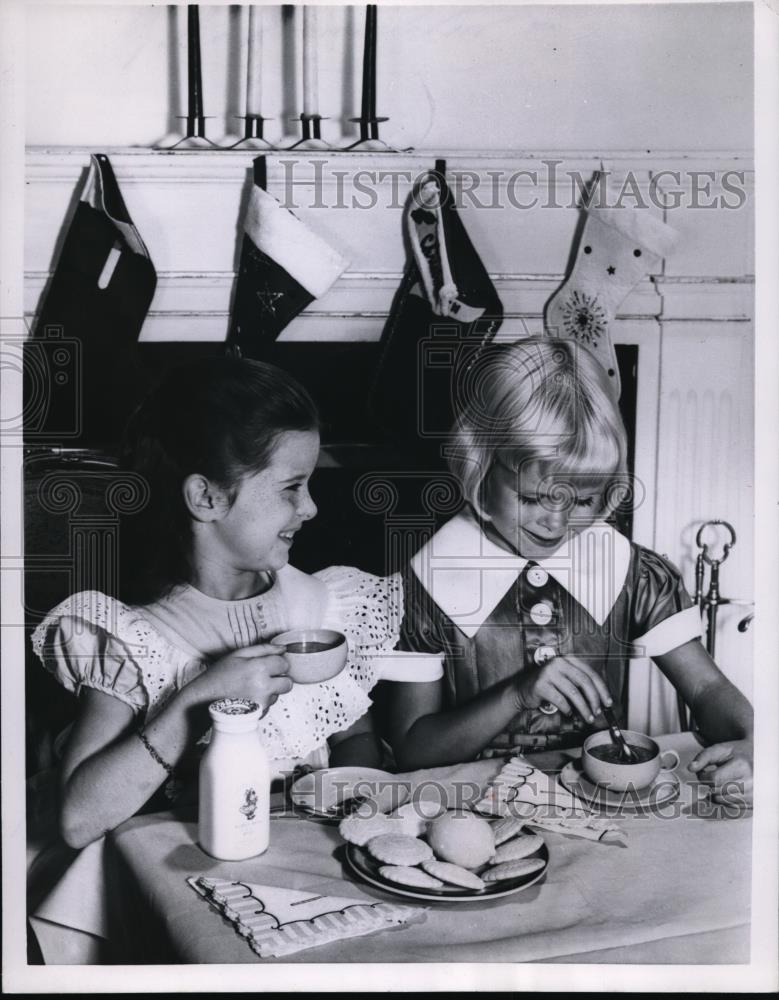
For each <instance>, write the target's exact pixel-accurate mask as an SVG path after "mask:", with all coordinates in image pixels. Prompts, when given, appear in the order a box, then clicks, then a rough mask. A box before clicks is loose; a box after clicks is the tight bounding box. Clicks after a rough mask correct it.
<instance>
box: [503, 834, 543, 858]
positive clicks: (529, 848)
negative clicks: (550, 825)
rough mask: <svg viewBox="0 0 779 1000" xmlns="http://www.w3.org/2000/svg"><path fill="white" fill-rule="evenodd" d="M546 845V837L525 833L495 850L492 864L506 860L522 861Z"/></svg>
mask: <svg viewBox="0 0 779 1000" xmlns="http://www.w3.org/2000/svg"><path fill="white" fill-rule="evenodd" d="M543 846H544V838H543V837H539V836H538V834H537V833H525V834H522V835H521V836H519V837H513V838H512V839H511V840H509V841H507V842H506V843H505V844H501V846H500V847H499V848H498V849H497V851H495V853H494V854H493V856H492V857H491V858H490V864H491V865H500V864H503V862H504V861H520V860H521V859H522V858H526V857H528V856H529V855H530V854H535V852H536V851H537V850H538V849H539V847H543Z"/></svg>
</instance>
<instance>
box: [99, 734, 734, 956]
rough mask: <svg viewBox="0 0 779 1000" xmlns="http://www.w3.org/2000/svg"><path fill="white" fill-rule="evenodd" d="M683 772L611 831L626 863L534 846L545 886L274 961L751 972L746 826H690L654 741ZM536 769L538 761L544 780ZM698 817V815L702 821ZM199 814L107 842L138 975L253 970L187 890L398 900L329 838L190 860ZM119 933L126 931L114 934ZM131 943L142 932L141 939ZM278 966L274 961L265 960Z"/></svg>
mask: <svg viewBox="0 0 779 1000" xmlns="http://www.w3.org/2000/svg"><path fill="white" fill-rule="evenodd" d="M658 743H660V745H661V746H662V747H663V748H665V747H672V748H673V749H675V750H676V751H677V752H678V753H679V755H680V758H681V763H680V768H679V770H678V772H677V773H679V775H680V777H681V778H682V779H683V782H682V794H681V796H680V798H679V799H678V800H677V802H676V803H675V804H674V806H673V807H668V809H667V812H668V814H669V815H665V816H657V815H649V814H643V815H636V816H632V817H623V818H621V819H620V823H621V825H622V826H623V827H624V828H625V829H626V830H627V831H628V833H629V845H628V847H627V848H625V847H620V846H617V845H607V844H600V843H593V842H590V841H585V840H581V839H574V838H571V837H564V836H562V835H561V834H557V833H546V832H545V833H544V837H545V839H546V841H547V844H548V847H549V853H550V864H549V868H548V870H547V873H546V877H545V878H544V879H543V880H542V881H541V882H540V883H537V884H536V885H534V886H532V887H531V888H529V889H527V890H524V891H522V892H520V893H517V894H516V895H513V896H507V897H504V898H501V899H497V900H494V901H492V902H489V903H473V904H471V903H469V904H464V905H463V904H453V903H449V904H438V903H431V904H430V908H429V910H428V911H427V916H426V919H425V921H424V922H423V923H420V924H415V925H412V926H409V927H405V928H402V929H400V930H392V931H387V932H385V933H382V934H377V935H373V936H370V937H364V938H358V939H352V940H347V941H342V942H337V943H333V944H329V945H325V946H322V947H318V948H312V949H309V950H307V951H302V952H299V953H298V954H296V955H293V956H290V957H288V958H285V959H279V960H278V961H284V962H301V963H312V962H313V963H320V962H321V963H325V962H327V963H329V962H412V963H413V962H607V963H614V962H619V963H642V964H644V963H658V964H659V963H666V964H668V963H672V964H677V963H684V964H719V963H726V964H731V963H743V962H748V961H749V921H750V916H749V913H750V878H751V875H750V872H751V863H750V861H751V826H752V824H751V818H750V814H749V813H746V814H742V815H741V816H738V817H736V818H733V817H731V818H727V817H723V816H722V815H719V816H711V815H702V814H700V815H699V814H693V812H692V811H691V806H692V803H693V801H694V799H695V798H697V799H698V801H700V796H699V795H696V793H695V789H694V786H693V785H692V784H691V783H690V782H688V781H687V780H686V778H687V777H688V776H689V777H692V776H691V775H690V772H688V771H686V765H687V764H688V763H689V761H690V760H691V759H692V757H693V756H694V754H695V752H696V751H697V749H698V744H697V743H696V741H695V739H694V737H693V736H692V735H691V734H689V733H684V734H675V735H672V736H665V737H660V738H658ZM549 756H550V755H548V754H547V755H541V754H538V755H534V756H533V758H532V759H533V762H534V763H536V764H537V765H538V766H544V761H543V760H542V758H544V757H546V758H548V757H549ZM499 767H500V762H497V761H478V762H475V763H472V764H464V765H459V766H457V767H450V768H437V769H434V770H430V771H425V772H416V773H415V774H413V775H409V776H404V777H408V778H409V779H412V780H415V781H420V780H429V779H430V778H433V779H436V780H440V781H442V782H444V783H447V782H453V781H458V780H459V781H474V780H475V781H479V782H482V783H485V784H486V782H487V781H489V779H490V778H491V777H492V776H493V775H494V774H495V773H497V771H498V770H499ZM697 812H698V813H702V812H703V811H702V810H697ZM196 838H197V823H196V816H195V815H194V812H192V811H190V812H188V813H187V812H183V813H182V812H168V813H159V814H154V815H146V816H138V817H135V818H134V819H132V820H129V821H128V822H127V823H124V824H123V825H122V826H121V827H119V828H118V829H117V830H116V831H114V833H113V834H112V835H110V836H109V838H108V841H107V851H108V852H109V857H110V859H111V860H110V863H109V864H108V865H107V868H108V870H109V871H110V877H111V880H112V881H113V883H114V898H119V899H121V900H122V907H121V914H120V916H119V917H117V920H118V923H117V927H118V928H119V931H120V932H121V933H122V934H123V935H124V936H125V938H126V940H127V941H132V943H133V953H132V954H133V959H132V960H134V961H139V962H146V963H149V962H177V963H227V964H233V963H251V962H260V961H263V960H261V959H259V958H258V956H257V955H255V954H254V952H253V951H252V950H251V948H250V947H249V946H248V945H247V944H246V942H245V941H244V940H243V939H242V938H240V937H239V936H238V934H236V932H235V931H234V929H233V927H232V926H231V925H230V924H229V923H228V922H227V921H226V920H224V919H223V918H222V917H221V916H220V915H219V914H218V913H217V912H215V911H214V910H213V909H211V907H210V906H209V905H208V904H207V903H206V902H205V901H204V900H202V899H199V898H198V897H197V895H196V894H195V893H194V891H193V890H192V889H191V888H190V887H189V885H187V883H186V878H187V877H188V876H192V875H208V876H214V877H220V878H242V879H245V880H247V881H256V882H259V883H263V884H266V885H275V886H281V887H286V888H290V889H301V890H306V891H308V890H311V891H316V892H318V893H321V894H333V895H339V896H349V897H354V898H355V899H356V900H368V901H375V900H377V899H390V898H392V899H395V901H397V902H411V901H410V900H400V899H399V898H398V897H391V896H389V895H387V894H384V893H383V892H382V891H381V890H378V889H374V888H372V887H371V886H367V885H363V884H361V883H358V882H356V881H354V880H353V879H352V878H351V877H350V876H349V875H347V874H346V873H345V871H344V869H343V867H342V864H341V852H342V849H343V848H342V841H341V838H340V837H339V835H338V830H337V827H336V826H330V825H326V824H322V823H316V822H312V821H310V820H307V819H299V818H297V819H274V820H272V823H271V845H270V847H269V849H268V851H267V852H266V853H265V854H263V855H262V856H260V857H258V858H252V859H250V860H248V861H242V862H218V861H215V860H214V859H213V858H210V857H209V856H208V855H206V854H205V853H204V852H203V851H201V849H200V848H199V847H198V845H197V842H196ZM120 925H121V926H120ZM139 932H140V933H139ZM265 961H273V960H265Z"/></svg>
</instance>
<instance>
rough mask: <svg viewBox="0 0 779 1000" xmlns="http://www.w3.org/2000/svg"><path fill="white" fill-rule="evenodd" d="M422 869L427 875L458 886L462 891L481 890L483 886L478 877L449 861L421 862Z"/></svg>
mask: <svg viewBox="0 0 779 1000" xmlns="http://www.w3.org/2000/svg"><path fill="white" fill-rule="evenodd" d="M422 868H423V869H424V870H425V871H426V872H427V874H428V875H432V876H433V877H434V878H440V879H442V880H443V881H444V882H448V883H449V884H450V885H459V886H461V887H462V888H463V889H483V888H484V885H485V883H484V882H483V880H482V879H480V878H479V876H478V875H476V874H474V873H473V872H469V871H468V869H467V868H462V867H461V866H460V865H453V864H451V862H449V861H423V862H422Z"/></svg>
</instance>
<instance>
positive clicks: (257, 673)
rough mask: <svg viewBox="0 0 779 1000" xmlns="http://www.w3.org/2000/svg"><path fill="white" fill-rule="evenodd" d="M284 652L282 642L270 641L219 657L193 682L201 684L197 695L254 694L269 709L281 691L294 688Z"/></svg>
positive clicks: (252, 695)
mask: <svg viewBox="0 0 779 1000" xmlns="http://www.w3.org/2000/svg"><path fill="white" fill-rule="evenodd" d="M283 652H284V647H283V646H274V645H273V643H269V642H263V643H258V644H257V645H255V646H245V647H244V648H243V649H237V650H236V651H235V652H234V653H229V654H228V655H227V656H223V657H222V658H221V659H220V660H217V661H216V662H215V663H213V664H212V665H211V666H210V667H209V668H208V670H206V671H205V673H202V674H200V676H199V677H197V678H196V679H195V680H194V681H192V685H197V686H198V688H199V690H198V692H197V694H198V697H200V696H201V693H202V694H203V696H204V698H208V700H209V702H210V701H214V700H216V699H218V698H251V699H252V700H253V701H257V702H259V703H260V704H261V705H263V706H264V707H265V709H266V710H267V709H269V708H270V706H271V705H272V704H273V703H274V702H275V701H276V699H277V698H278V697H279V695H282V694H286V693H287V692H288V691H291V690H292V681H291V680H290V679H289V677H287V671H288V670H289V663H288V662H287V659H286V657H285V656H284V655H283ZM193 693H194V692H193Z"/></svg>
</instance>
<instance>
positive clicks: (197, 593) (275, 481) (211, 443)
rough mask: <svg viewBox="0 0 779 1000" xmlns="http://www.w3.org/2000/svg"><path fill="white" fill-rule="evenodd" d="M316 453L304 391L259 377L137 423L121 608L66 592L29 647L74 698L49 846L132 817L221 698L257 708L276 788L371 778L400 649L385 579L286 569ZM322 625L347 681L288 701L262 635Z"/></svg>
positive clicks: (193, 374)
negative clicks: (295, 778) (372, 713)
mask: <svg viewBox="0 0 779 1000" xmlns="http://www.w3.org/2000/svg"><path fill="white" fill-rule="evenodd" d="M318 453H319V431H318V420H317V413H316V410H315V407H314V404H313V403H312V401H311V399H310V398H309V396H308V394H307V393H306V392H305V390H304V389H303V388H302V387H301V386H300V385H298V384H297V383H296V382H295V381H294V380H293V379H292V378H290V377H289V376H288V375H287V374H285V373H284V372H282V371H280V370H278V369H276V368H274V367H272V366H270V365H265V364H261V363H258V362H253V361H248V360H239V359H234V358H221V359H210V360H208V361H206V362H200V363H197V364H193V365H189V366H187V367H185V368H182V369H178V370H176V371H173V372H171V373H170V374H169V375H168V376H167V378H166V379H165V381H164V383H163V384H162V385H161V386H159V388H158V389H157V390H156V391H155V392H154V393H153V394H152V395H151V396H150V397H149V398H148V399H147V400H146V402H145V403H144V404H143V405H142V406H141V408H140V409H139V411H138V412H137V413H136V414H135V416H134V418H133V419H132V421H131V425H130V427H129V430H128V434H127V438H126V442H125V445H124V448H123V463H122V464H123V465H124V466H125V467H126V468H128V469H132V470H134V471H135V472H137V473H139V474H140V475H141V476H143V477H144V479H145V480H146V482H147V483H148V487H149V501H148V504H147V505H146V507H145V508H144V510H143V511H142V512H141V513H140V514H139V515H138V516H137V517H135V518H134V519H133V520H134V522H135V526H134V528H133V532H132V536H131V537H125V538H124V539H123V545H122V551H121V560H122V567H121V568H122V571H123V573H122V575H123V577H124V588H123V592H122V595H121V596H122V600H121V601H120V600H118V599H116V598H114V597H111V596H108V595H105V594H102V593H97V592H84V593H79V594H75V595H74V596H72V597H70V598H69V599H68V600H66V601H64V602H63V603H62V604H60V605H59V606H58V607H57V608H55V609H54V611H52V612H51V614H50V615H49V616H48V617H47V618H46V620H45V621H44V622H43V623H42V624H41V625H40V626H39V628H38V629H37V630H36V633H35V635H34V637H33V643H34V646H35V650H36V652H37V653H38V655H39V656H40V657H41V659H42V661H43V663H44V664H45V666H46V667H47V668H48V669H49V670H50V671H52V673H53V674H54V675H55V677H56V678H57V679H58V680H59V681H60V683H62V684H63V686H64V687H66V688H67V689H68V690H70V691H73V692H75V693H76V694H77V695H78V717H77V719H76V722H75V724H74V726H73V729H72V732H71V733H70V736H69V739H68V741H67V745H66V747H65V751H64V755H63V760H62V766H61V777H60V792H61V819H60V825H61V832H62V835H63V837H64V839H65V841H66V842H67V843H68V844H69V845H71V846H72V847H83V846H84V845H86V844H89V843H90V842H92V841H94V840H96V839H97V838H99V837H100V836H101V835H102V834H103V833H105V832H106V831H107V830H111V829H113V828H114V827H116V826H117V825H118V824H120V823H121V822H123V821H124V820H125V819H127V818H128V817H130V816H132V815H134V814H135V813H136V812H137V811H138V809H139V808H140V807H141V806H143V805H144V803H146V801H147V800H148V799H149V798H150V796H151V795H152V793H154V792H155V791H156V790H157V789H158V788H160V786H163V785H166V786H167V787H168V788H169V789H170V788H172V785H171V783H170V778H171V776H173V777H175V776H176V773H177V772H179V771H181V770H185V765H186V762H187V759H188V755H189V754H190V753H191V751H192V748H193V746H194V745H195V743H196V742H197V740H198V738H199V737H201V736H202V734H203V733H204V732H205V731H206V730H207V728H208V715H207V708H208V705H209V703H210V702H212V701H213V700H214V699H216V698H221V697H250V698H252V699H254V700H256V701H259V702H260V703H262V704H263V705H264V706H267V712H266V714H265V716H264V718H263V719H262V722H261V727H262V737H263V740H264V742H265V745H266V747H267V748H268V749H269V754H270V756H271V757H272V758H274V764H275V767H276V770H277V772H280V773H284V772H287V771H290V770H291V769H292V768H293V766H294V765H295V764H297V763H299V762H301V761H306V762H308V763H312V764H314V765H318V766H323V765H324V764H326V763H327V760H328V743H329V744H331V745H332V748H333V750H332V753H333V762H334V763H347V762H357V761H359V762H360V763H363V764H369V763H375V762H376V761H375V759H374V758H375V756H376V755H377V750H378V745H377V742H376V740H375V737H374V735H373V732H372V729H371V726H370V723H369V717H368V716H367V714H366V713H367V711H368V708H369V706H370V699H369V697H368V691H369V690H370V688H371V687H372V686H373V684H374V683H375V681H376V679H377V666H376V659H377V657H378V656H379V654H380V653H381V652H382V651H384V650H391V649H392V648H393V647H394V646H395V644H396V642H397V639H398V633H397V630H396V626H395V623H394V622H395V616H394V615H393V614H392V610H391V609H392V606H393V604H394V602H395V597H396V590H397V588H398V587H399V583H398V581H397V580H395V581H392V580H380V579H378V578H376V577H373V576H369V575H368V574H365V573H363V572H361V571H359V570H356V569H352V568H347V567H335V568H330V569H327V570H324V571H322V572H319V573H316V574H315V575H314V576H308V575H306V574H304V573H302V572H299V571H298V570H296V569H294V568H293V567H292V566H290V565H289V562H288V559H289V552H290V548H291V547H292V544H293V541H294V538H295V535H296V533H297V532H298V531H299V530H300V528H301V527H302V525H303V524H304V523H305V522H306V521H308V520H309V519H310V518H312V517H313V516H314V515H315V514H316V506H315V505H314V502H313V500H312V499H311V496H310V494H309V491H308V482H309V477H310V476H311V474H312V472H313V470H314V467H315V465H316V462H317V456H318ZM319 626H327V627H331V628H335V629H337V630H339V631H341V632H343V633H345V634H346V635H347V637H348V640H349V650H350V652H349V660H348V664H347V669H345V670H344V671H343V672H342V673H341V674H340V675H338V676H337V677H335V678H333V679H332V680H331V681H328V682H325V683H323V684H312V685H295V686H293V684H292V682H291V680H290V679H289V678H288V677H287V676H286V674H287V669H288V667H287V662H286V660H285V658H284V655H283V648H282V647H280V646H277V645H274V644H273V641H272V640H273V637H274V636H276V635H278V634H280V633H281V632H283V631H286V630H288V629H291V628H297V627H319Z"/></svg>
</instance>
